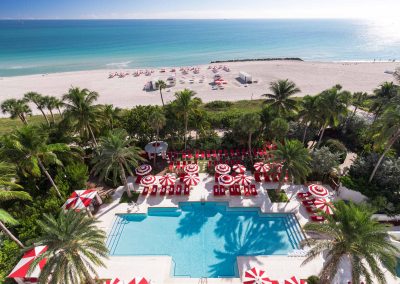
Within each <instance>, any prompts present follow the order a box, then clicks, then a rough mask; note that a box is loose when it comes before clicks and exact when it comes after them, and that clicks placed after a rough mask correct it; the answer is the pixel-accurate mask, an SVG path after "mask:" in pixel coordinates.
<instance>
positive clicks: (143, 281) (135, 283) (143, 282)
mask: <svg viewBox="0 0 400 284" xmlns="http://www.w3.org/2000/svg"><path fill="white" fill-rule="evenodd" d="M139 279H140V278H138V279H136V278H133V279H132V280H131V281H130V282H129V283H128V284H150V281H149V280H147V279H146V278H144V277H143V278H141V279H140V280H139Z"/></svg>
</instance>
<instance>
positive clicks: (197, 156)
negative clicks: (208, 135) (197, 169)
mask: <svg viewBox="0 0 400 284" xmlns="http://www.w3.org/2000/svg"><path fill="white" fill-rule="evenodd" d="M199 157H200V154H199V151H196V154H195V158H196V160H198V159H199Z"/></svg>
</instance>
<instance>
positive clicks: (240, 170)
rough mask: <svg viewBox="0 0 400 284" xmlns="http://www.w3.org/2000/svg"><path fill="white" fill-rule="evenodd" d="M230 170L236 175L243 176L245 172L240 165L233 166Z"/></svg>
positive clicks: (244, 168) (243, 167)
mask: <svg viewBox="0 0 400 284" xmlns="http://www.w3.org/2000/svg"><path fill="white" fill-rule="evenodd" d="M232 169H233V170H234V171H235V172H237V173H238V174H244V173H245V172H246V167H245V166H243V165H241V164H235V165H233V167H232Z"/></svg>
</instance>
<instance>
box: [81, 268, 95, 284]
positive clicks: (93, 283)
mask: <svg viewBox="0 0 400 284" xmlns="http://www.w3.org/2000/svg"><path fill="white" fill-rule="evenodd" d="M83 271H84V272H83V274H85V280H86V282H87V283H89V284H96V282H95V281H94V280H93V278H92V276H91V275H90V273H89V271H88V270H87V269H86V268H84V269H83Z"/></svg>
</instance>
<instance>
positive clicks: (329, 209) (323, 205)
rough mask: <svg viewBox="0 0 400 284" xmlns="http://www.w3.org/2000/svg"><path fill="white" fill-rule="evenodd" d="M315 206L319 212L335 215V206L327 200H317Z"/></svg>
mask: <svg viewBox="0 0 400 284" xmlns="http://www.w3.org/2000/svg"><path fill="white" fill-rule="evenodd" d="M314 205H315V207H317V208H318V209H319V210H321V211H323V212H324V213H325V214H328V215H332V214H333V204H332V203H331V202H330V201H329V200H326V199H325V198H318V199H315V201H314Z"/></svg>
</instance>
